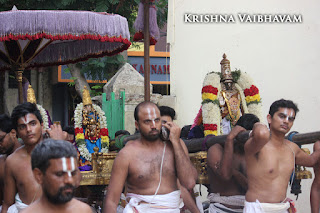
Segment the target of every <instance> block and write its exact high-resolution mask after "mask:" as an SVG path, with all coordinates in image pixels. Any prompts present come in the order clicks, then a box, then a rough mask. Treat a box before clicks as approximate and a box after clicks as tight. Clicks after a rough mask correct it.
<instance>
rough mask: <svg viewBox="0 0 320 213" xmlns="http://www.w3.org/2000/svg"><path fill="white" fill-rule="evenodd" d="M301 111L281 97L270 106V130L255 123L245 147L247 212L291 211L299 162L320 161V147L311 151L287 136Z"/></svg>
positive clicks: (308, 163) (311, 162) (308, 164)
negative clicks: (292, 184) (291, 182)
mask: <svg viewBox="0 0 320 213" xmlns="http://www.w3.org/2000/svg"><path fill="white" fill-rule="evenodd" d="M297 112H298V108H297V106H296V105H295V104H294V103H293V102H292V101H290V100H284V99H281V100H278V101H275V102H274V103H273V104H272V105H271V106H270V110H269V114H268V116H267V120H268V124H269V128H270V131H269V129H268V127H267V126H265V125H263V124H261V123H256V124H255V125H254V127H253V130H252V132H251V134H250V135H251V136H250V138H249V139H248V141H247V142H246V143H245V147H244V148H245V159H246V164H247V175H248V191H247V193H246V201H245V208H244V212H248V213H250V212H269V211H271V210H273V211H275V210H277V212H288V209H289V208H290V202H288V201H287V199H286V193H287V188H288V182H289V180H290V176H291V174H292V172H293V171H294V166H295V163H296V164H297V165H301V166H313V165H315V163H316V162H317V161H318V159H319V156H320V152H319V151H315V152H313V153H312V154H311V155H308V154H306V153H305V152H304V151H302V150H301V149H300V148H299V147H298V145H296V144H295V143H292V142H290V141H288V140H286V139H285V135H286V134H287V133H288V132H289V131H290V129H291V127H292V125H293V122H294V120H295V117H296V114H297Z"/></svg>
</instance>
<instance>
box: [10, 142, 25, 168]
mask: <svg viewBox="0 0 320 213" xmlns="http://www.w3.org/2000/svg"><path fill="white" fill-rule="evenodd" d="M25 155H26V150H25V149H24V146H21V147H19V148H18V149H16V150H15V151H14V152H13V153H12V154H11V155H9V156H8V157H7V160H6V162H8V163H9V164H10V163H14V162H16V161H20V160H21V158H23V157H25Z"/></svg>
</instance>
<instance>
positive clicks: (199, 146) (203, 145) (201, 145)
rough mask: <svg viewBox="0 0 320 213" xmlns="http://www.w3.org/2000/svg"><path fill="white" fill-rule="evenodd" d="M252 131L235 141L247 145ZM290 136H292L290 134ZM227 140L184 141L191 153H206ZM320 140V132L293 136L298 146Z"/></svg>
mask: <svg viewBox="0 0 320 213" xmlns="http://www.w3.org/2000/svg"><path fill="white" fill-rule="evenodd" d="M249 133H250V131H246V132H242V133H240V134H239V135H238V136H237V137H236V139H235V140H237V141H238V142H240V143H245V142H246V141H247V140H248V138H249ZM289 135H290V134H289ZM226 139H227V135H220V136H207V137H205V138H195V139H185V140H183V141H184V142H185V144H186V146H187V148H188V150H189V152H190V153H194V152H199V151H204V150H207V149H209V148H210V147H211V146H212V145H214V144H216V143H219V144H224V142H225V140H226ZM317 140H320V131H319V132H310V133H303V134H299V133H297V134H295V135H293V136H292V142H294V143H296V144H297V145H299V146H300V145H304V144H311V143H314V142H316V141H317Z"/></svg>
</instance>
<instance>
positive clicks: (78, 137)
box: [76, 133, 84, 140]
mask: <svg viewBox="0 0 320 213" xmlns="http://www.w3.org/2000/svg"><path fill="white" fill-rule="evenodd" d="M79 139H84V134H83V133H78V134H77V135H76V140H79Z"/></svg>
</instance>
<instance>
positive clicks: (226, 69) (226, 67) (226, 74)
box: [220, 53, 233, 80]
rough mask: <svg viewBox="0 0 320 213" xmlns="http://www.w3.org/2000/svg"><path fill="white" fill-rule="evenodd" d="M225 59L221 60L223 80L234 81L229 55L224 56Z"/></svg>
mask: <svg viewBox="0 0 320 213" xmlns="http://www.w3.org/2000/svg"><path fill="white" fill-rule="evenodd" d="M222 57H223V59H222V60H221V62H220V64H221V74H222V80H233V78H232V74H231V68H230V61H229V60H228V59H227V55H226V54H225V53H224V54H223V56H222Z"/></svg>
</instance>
